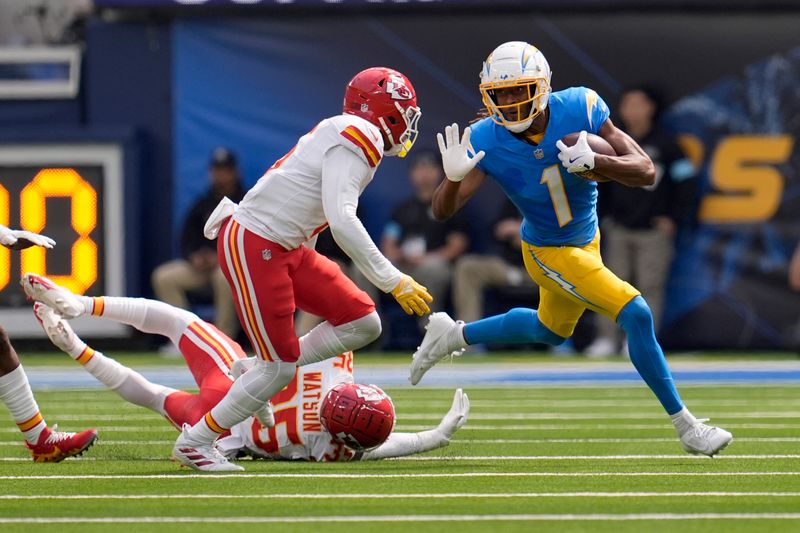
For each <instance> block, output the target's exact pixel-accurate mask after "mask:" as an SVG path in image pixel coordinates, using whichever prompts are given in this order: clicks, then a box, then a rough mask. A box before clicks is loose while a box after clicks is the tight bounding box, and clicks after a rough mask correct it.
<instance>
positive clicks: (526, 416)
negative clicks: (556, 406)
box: [0, 411, 800, 423]
mask: <svg viewBox="0 0 800 533" xmlns="http://www.w3.org/2000/svg"><path fill="white" fill-rule="evenodd" d="M714 415H715V417H716V418H744V419H750V418H759V419H761V418H800V411H771V412H768V413H767V412H750V413H714ZM120 416H123V417H124V420H125V421H126V422H156V423H157V422H159V421H163V420H164V419H163V417H160V416H158V415H155V414H152V415H144V414H136V415H131V414H125V415H120V414H119V413H117V414H92V413H83V414H63V415H59V416H56V417H51V418H55V419H57V420H58V421H59V422H64V421H78V420H98V421H102V422H109V421H112V422H114V421H119V420H120ZM441 418H442V413H438V412H435V413H433V412H426V413H407V412H402V411H401V412H399V413H398V419H399V420H430V421H432V422H433V421H438V420H440V419H441ZM469 418H470V420H485V421H493V420H496V421H503V420H665V419H666V416H665V415H664V414H663V413H657V414H638V413H614V412H608V413H508V412H495V413H470V415H469ZM2 422H3V420H2V419H0V423H2ZM8 422H9V423H10V419H9V420H8Z"/></svg>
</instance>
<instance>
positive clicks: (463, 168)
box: [436, 124, 486, 182]
mask: <svg viewBox="0 0 800 533" xmlns="http://www.w3.org/2000/svg"><path fill="white" fill-rule="evenodd" d="M470 135H471V131H470V129H469V126H467V127H466V128H464V136H463V137H461V142H458V124H453V125H452V126H447V127H446V128H445V129H444V137H442V134H441V133H437V134H436V139H437V140H438V141H439V151H440V152H442V166H443V167H444V175H445V176H447V179H449V180H450V181H455V182H459V181H461V180H463V179H464V176H466V175H467V173H468V172H469V171H470V170H472V169H473V168H475V165H477V164H478V163H479V162H480V160H481V159H483V156H485V155H486V154H485V153H484V151H483V150H481V151H480V152H478V153H477V154H475V155H474V156H473V157H470V156H469V153H468V151H471V152H473V153H474V152H475V150H474V149H473V148H472V146H471V145H470V143H469V136H470ZM445 139H446V142H445Z"/></svg>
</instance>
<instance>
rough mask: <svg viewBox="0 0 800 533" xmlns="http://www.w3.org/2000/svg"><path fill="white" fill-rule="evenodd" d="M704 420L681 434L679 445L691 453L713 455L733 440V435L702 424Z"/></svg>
mask: <svg viewBox="0 0 800 533" xmlns="http://www.w3.org/2000/svg"><path fill="white" fill-rule="evenodd" d="M706 421H707V420H700V421H698V422H697V424H695V425H694V426H692V428H691V429H690V430H689V431H687V432H686V433H684V434H683V435H681V445H682V446H683V449H684V450H686V451H687V452H689V453H691V454H693V455H707V456H709V457H714V455H716V454H717V453H719V452H721V451H722V450H723V449H725V447H726V446H727V445H728V444H730V443H731V442H733V435H731V434H730V433H729V432H728V431H725V430H724V429H722V428H718V427H714V426H709V425H707V424H704V423H703V422H706Z"/></svg>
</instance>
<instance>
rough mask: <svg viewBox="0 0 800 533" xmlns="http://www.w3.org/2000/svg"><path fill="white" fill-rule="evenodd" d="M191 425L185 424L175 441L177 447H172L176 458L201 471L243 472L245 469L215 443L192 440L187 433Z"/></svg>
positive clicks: (181, 462) (185, 464)
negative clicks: (229, 459) (233, 461)
mask: <svg viewBox="0 0 800 533" xmlns="http://www.w3.org/2000/svg"><path fill="white" fill-rule="evenodd" d="M190 427H191V426H189V424H184V425H183V431H181V435H180V437H178V440H177V441H175V447H174V448H172V458H173V459H174V460H176V461H177V462H179V463H180V464H182V465H183V466H188V467H189V468H194V469H195V470H200V471H201V472H241V471H242V470H244V468H242V467H241V466H239V465H235V464H233V463H231V462H230V461H228V459H227V458H226V457H225V456H224V455H222V453H221V452H220V451H219V450H218V449H217V447H216V446H214V443H210V444H208V443H197V442H192V441H191V440H190V439H189V437H188V435H187V434H186V432H187V431H188V430H189V428H190Z"/></svg>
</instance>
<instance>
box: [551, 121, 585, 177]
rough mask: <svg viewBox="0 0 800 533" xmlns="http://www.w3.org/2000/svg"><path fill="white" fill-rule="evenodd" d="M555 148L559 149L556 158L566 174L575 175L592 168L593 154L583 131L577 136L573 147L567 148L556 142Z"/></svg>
mask: <svg viewBox="0 0 800 533" xmlns="http://www.w3.org/2000/svg"><path fill="white" fill-rule="evenodd" d="M556 147H557V148H558V149H559V154H558V158H559V159H560V160H561V164H562V165H564V168H566V169H567V172H571V173H573V174H577V173H578V172H586V171H587V170H592V169H593V168H594V152H593V151H592V149H591V147H590V146H589V141H587V140H586V132H585V131H582V132H581V133H580V134H579V135H578V142H576V143H575V144H574V145H573V146H567V145H566V144H564V143H563V142H561V141H560V140H559V141H557V142H556Z"/></svg>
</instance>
